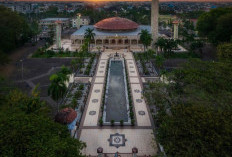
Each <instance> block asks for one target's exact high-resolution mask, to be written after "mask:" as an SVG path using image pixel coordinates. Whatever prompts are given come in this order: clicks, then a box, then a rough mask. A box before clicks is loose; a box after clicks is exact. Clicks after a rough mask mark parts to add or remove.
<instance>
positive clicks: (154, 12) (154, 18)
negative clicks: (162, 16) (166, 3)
mask: <svg viewBox="0 0 232 157" xmlns="http://www.w3.org/2000/svg"><path fill="white" fill-rule="evenodd" d="M158 18H159V0H152V1H151V35H152V39H153V41H152V47H154V44H155V43H156V41H157V39H158V27H159V24H158V23H159V22H158Z"/></svg>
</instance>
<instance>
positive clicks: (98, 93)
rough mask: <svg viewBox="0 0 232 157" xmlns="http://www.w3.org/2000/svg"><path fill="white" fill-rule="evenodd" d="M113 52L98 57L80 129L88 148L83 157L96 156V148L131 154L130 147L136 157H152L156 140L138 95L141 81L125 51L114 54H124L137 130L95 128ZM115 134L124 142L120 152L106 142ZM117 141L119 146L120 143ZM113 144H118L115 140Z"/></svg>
mask: <svg viewBox="0 0 232 157" xmlns="http://www.w3.org/2000/svg"><path fill="white" fill-rule="evenodd" d="M115 52H116V51H114V50H107V52H103V53H102V54H101V57H100V59H99V63H98V68H97V72H96V75H95V77H93V80H92V87H91V92H90V95H89V100H88V104H87V109H86V111H85V115H84V117H83V119H82V123H81V126H80V129H81V131H80V133H81V134H80V136H79V137H80V140H82V141H84V142H85V143H86V145H87V148H85V150H83V153H84V154H86V155H94V156H95V155H97V153H96V152H97V151H96V150H97V148H98V147H102V148H103V149H104V153H115V152H120V153H131V149H132V148H133V147H137V148H138V151H139V153H138V155H155V154H156V152H157V145H156V143H155V142H154V138H155V137H154V134H153V127H152V122H151V120H150V116H149V111H148V109H147V106H146V103H145V101H144V99H143V98H142V94H141V91H142V84H141V80H140V77H139V75H138V71H137V68H136V65H135V61H134V58H133V55H132V53H130V52H126V50H124V51H123V52H121V51H117V52H118V53H121V54H124V57H125V59H126V64H127V65H126V66H127V69H128V74H129V81H130V85H131V90H132V97H133V102H134V108H135V115H136V121H137V126H135V127H124V128H123V127H122V128H119V127H104V126H103V127H99V126H98V125H97V123H98V118H99V112H100V104H101V102H100V101H101V98H102V91H103V85H104V79H105V78H104V76H105V72H106V66H107V60H108V58H109V56H110V54H112V53H115ZM116 133H118V134H121V135H123V137H125V139H126V142H125V145H124V146H120V147H119V148H116V147H115V146H110V142H109V141H108V139H109V138H110V136H112V137H113V135H114V134H116ZM116 139H118V140H119V139H120V136H117V137H116ZM119 141H121V142H122V140H119ZM112 142H113V143H114V140H112ZM116 142H118V141H117V140H116Z"/></svg>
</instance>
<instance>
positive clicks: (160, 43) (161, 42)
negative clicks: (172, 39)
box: [155, 37, 166, 52]
mask: <svg viewBox="0 0 232 157" xmlns="http://www.w3.org/2000/svg"><path fill="white" fill-rule="evenodd" d="M165 44H166V40H165V39H164V38H161V37H159V38H158V40H157V42H156V43H155V46H156V48H160V51H161V52H163V49H164V47H165Z"/></svg>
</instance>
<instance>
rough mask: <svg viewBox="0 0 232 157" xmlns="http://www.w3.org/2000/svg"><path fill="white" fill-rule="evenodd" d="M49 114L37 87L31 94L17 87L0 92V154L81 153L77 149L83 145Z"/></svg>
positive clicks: (50, 156)
mask: <svg viewBox="0 0 232 157" xmlns="http://www.w3.org/2000/svg"><path fill="white" fill-rule="evenodd" d="M1 92H2V91H1ZM4 93H5V92H4ZM48 113H49V110H48V108H47V105H46V104H45V103H44V102H42V101H40V98H39V96H38V92H37V91H36V90H35V91H34V92H33V93H32V96H27V95H26V94H24V93H23V92H21V91H19V90H11V91H9V94H7V95H5V94H2V95H1V101H0V148H1V151H0V156H8V157H15V156H24V157H31V156H35V157H44V156H47V157H54V156H58V157H72V156H73V157H74V156H82V154H81V152H80V151H81V149H82V148H83V147H84V146H85V144H84V143H82V142H80V141H78V140H77V139H73V138H71V136H70V133H69V132H68V129H67V126H64V125H61V124H59V123H55V122H54V121H53V120H51V119H50V118H49V117H48Z"/></svg>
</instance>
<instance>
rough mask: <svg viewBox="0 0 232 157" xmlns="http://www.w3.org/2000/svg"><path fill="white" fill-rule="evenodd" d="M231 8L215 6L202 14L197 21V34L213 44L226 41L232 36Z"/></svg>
mask: <svg viewBox="0 0 232 157" xmlns="http://www.w3.org/2000/svg"><path fill="white" fill-rule="evenodd" d="M231 22H232V8H217V9H212V10H211V11H210V12H207V13H204V14H202V15H201V16H200V17H199V19H198V22H197V30H198V31H199V35H201V36H205V37H207V38H208V39H209V41H211V42H212V43H214V44H218V43H220V42H228V41H230V40H231V36H232V28H231Z"/></svg>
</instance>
